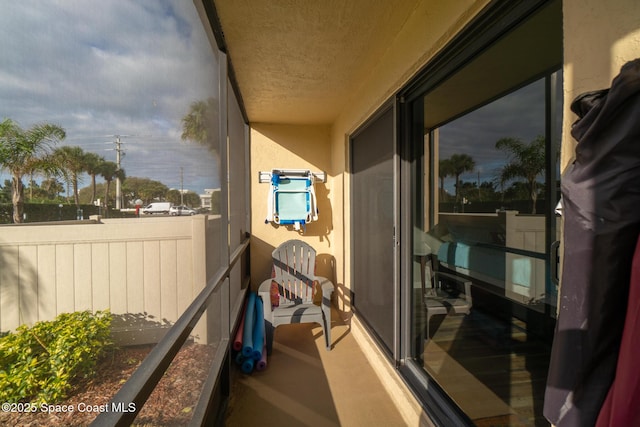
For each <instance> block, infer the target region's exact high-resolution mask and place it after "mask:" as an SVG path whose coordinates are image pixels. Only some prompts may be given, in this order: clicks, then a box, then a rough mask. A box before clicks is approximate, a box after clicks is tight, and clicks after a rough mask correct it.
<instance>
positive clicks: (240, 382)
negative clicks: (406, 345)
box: [226, 309, 406, 426]
mask: <svg viewBox="0 0 640 427" xmlns="http://www.w3.org/2000/svg"><path fill="white" fill-rule="evenodd" d="M332 317H333V319H332V334H333V349H332V350H331V351H326V350H325V348H324V344H323V337H322V328H321V327H320V326H319V325H313V324H298V325H287V326H283V327H279V328H278V329H277V333H276V337H275V342H274V346H273V353H272V355H271V357H270V358H269V365H268V367H267V369H266V370H264V371H261V372H256V373H254V374H252V375H244V374H243V373H241V371H240V369H233V372H232V377H234V380H233V385H232V389H231V398H230V402H229V407H228V410H227V417H226V425H227V426H252V425H262V426H283V425H286V426H308V425H313V426H332V425H335V426H339V425H340V426H359V425H363V426H364V425H385V426H401V425H405V424H406V422H405V420H404V419H403V418H402V415H401V413H400V412H399V410H398V408H397V407H396V406H395V404H394V402H393V399H392V397H391V396H390V393H389V391H388V390H387V389H386V388H385V386H384V384H383V383H382V382H381V380H380V379H379V377H378V375H377V374H376V371H375V369H374V368H373V367H372V366H371V364H370V362H369V360H368V359H367V357H366V355H365V353H364V351H363V349H362V348H361V347H360V346H359V344H358V342H357V340H356V338H354V333H353V331H352V330H351V328H350V327H349V319H346V322H345V320H344V317H345V314H344V313H340V312H338V311H337V310H335V309H334V310H333V314H332ZM235 368H237V367H235Z"/></svg>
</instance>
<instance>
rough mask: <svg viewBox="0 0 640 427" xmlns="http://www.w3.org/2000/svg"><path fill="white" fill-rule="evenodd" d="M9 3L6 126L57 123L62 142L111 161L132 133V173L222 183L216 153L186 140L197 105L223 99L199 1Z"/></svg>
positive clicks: (0, 77) (4, 28)
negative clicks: (185, 128) (186, 122)
mask: <svg viewBox="0 0 640 427" xmlns="http://www.w3.org/2000/svg"><path fill="white" fill-rule="evenodd" d="M0 4H1V5H2V13H1V14H0V120H4V119H7V118H10V119H12V120H15V121H16V122H18V123H19V124H20V126H22V127H23V128H28V127H30V126H32V125H33V124H35V123H41V122H49V123H55V124H58V125H60V126H62V127H63V128H64V129H65V130H66V133H67V138H66V139H65V140H64V141H63V142H62V144H61V145H77V146H80V147H82V148H83V149H84V150H85V151H91V152H95V153H97V154H99V155H101V156H103V157H104V158H105V159H106V160H111V161H115V160H116V153H115V151H113V148H114V143H113V141H114V140H115V136H114V135H127V136H122V137H121V140H122V141H123V145H122V147H123V148H124V151H125V153H126V154H125V157H124V158H123V160H122V167H123V168H124V169H125V171H126V173H127V176H137V177H147V178H151V179H155V180H158V181H161V182H163V183H164V184H165V185H167V186H169V187H172V188H180V168H181V167H182V168H184V169H183V170H184V188H185V189H190V190H193V191H196V192H199V193H201V192H202V191H203V190H204V189H205V188H217V187H219V186H220V184H219V178H218V173H217V170H216V166H215V165H216V159H215V157H214V154H213V153H211V152H210V151H209V150H208V149H206V148H204V147H200V146H198V145H196V144H195V143H190V142H183V141H182V140H181V138H180V135H181V133H182V128H181V118H182V117H183V116H184V115H185V114H186V113H187V112H188V111H189V105H190V104H191V103H192V102H194V101H199V100H205V99H207V98H208V97H212V96H213V97H216V98H217V82H216V80H217V78H216V76H217V62H216V58H215V57H214V56H213V51H212V48H211V45H210V44H209V41H208V39H207V37H206V35H205V33H204V30H203V28H202V24H201V22H200V18H199V16H198V14H197V12H196V10H195V8H194V6H193V2H191V1H185V0H146V1H145V0H136V1H127V0H101V1H91V2H87V1H84V0H58V1H55V0H20V1H11V0H0ZM109 149H111V151H108V150H109ZM0 174H2V175H0V180H1V181H0V182H4V179H7V178H8V174H7V173H6V171H4V173H3V172H0ZM88 184H89V179H88V178H86V179H85V180H84V186H86V185H88Z"/></svg>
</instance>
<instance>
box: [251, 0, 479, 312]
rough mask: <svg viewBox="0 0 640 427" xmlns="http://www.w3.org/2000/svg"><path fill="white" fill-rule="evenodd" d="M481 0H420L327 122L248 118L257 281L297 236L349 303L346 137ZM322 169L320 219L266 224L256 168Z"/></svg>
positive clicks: (263, 194)
mask: <svg viewBox="0 0 640 427" xmlns="http://www.w3.org/2000/svg"><path fill="white" fill-rule="evenodd" d="M487 3H488V1H487V0H477V1H472V0H467V1H458V2H441V1H423V2H420V4H419V5H418V7H417V8H416V9H415V11H414V13H413V14H412V16H410V17H409V19H408V20H407V22H406V23H405V26H404V27H403V28H402V30H401V31H400V33H398V34H397V35H396V36H395V37H394V38H392V39H389V40H388V45H387V46H386V49H385V50H384V54H383V55H381V56H380V57H378V58H377V59H376V62H375V63H374V64H371V67H369V73H368V74H367V76H366V77H365V78H364V79H363V80H362V81H361V83H360V85H358V86H355V87H353V88H351V89H352V95H351V96H350V102H349V103H348V104H346V105H344V109H343V110H342V112H341V113H340V115H339V118H338V119H337V120H336V121H335V122H334V123H331V124H327V125H326V126H293V125H291V126H286V125H271V124H260V123H252V124H251V127H252V130H251V180H252V182H251V193H252V194H251V209H252V235H253V237H252V238H253V241H252V246H251V248H252V250H251V261H252V262H251V276H252V280H253V285H254V286H257V285H258V284H259V283H260V282H261V281H262V280H263V279H264V278H266V277H268V274H269V273H270V253H271V251H272V250H273V248H274V247H276V246H277V245H278V244H280V243H281V242H283V241H285V240H288V239H291V238H302V240H306V241H308V242H309V243H310V244H312V245H313V246H314V247H315V248H316V250H317V251H318V253H319V254H322V255H323V257H321V258H320V259H321V262H320V263H319V265H318V274H322V275H325V276H328V277H331V278H333V280H334V282H335V283H336V287H337V298H338V305H339V307H340V308H341V309H348V307H349V300H348V289H349V288H350V284H349V274H350V273H349V265H348V264H349V258H350V256H349V253H350V250H349V233H350V229H349V227H348V220H347V219H348V218H349V211H348V206H349V192H348V188H349V180H348V161H349V160H348V136H349V135H350V134H351V133H353V132H354V131H355V130H356V129H357V128H358V126H360V125H361V124H362V123H363V122H364V121H365V120H366V119H367V118H368V117H369V116H370V115H371V114H373V113H374V112H375V111H376V110H377V109H378V108H379V107H380V106H381V105H383V104H384V103H385V102H386V101H387V100H388V99H389V97H391V96H392V95H393V94H394V93H395V92H396V91H397V90H398V89H400V88H401V87H402V85H403V84H405V83H406V82H407V81H408V80H409V79H410V78H411V77H412V76H413V75H414V74H415V73H416V72H417V71H418V70H419V69H420V68H421V67H422V66H424V65H425V64H426V63H427V62H428V60H429V59H430V58H431V57H432V56H433V55H434V54H435V53H437V52H438V51H439V50H440V49H441V48H442V47H443V46H444V45H445V44H446V43H447V42H448V41H449V40H450V39H451V38H452V37H453V36H454V35H455V34H456V33H457V32H458V31H460V29H461V28H462V27H463V26H464V25H465V24H466V23H467V22H468V21H469V20H470V19H471V18H472V17H473V16H475V15H476V14H477V13H478V11H480V10H481V9H482V7H484V6H485V5H486V4H487ZM278 167H281V168H307V167H308V168H311V169H314V170H315V169H318V170H323V171H326V172H327V174H328V179H327V183H326V184H324V185H320V186H319V187H316V191H317V192H318V198H319V208H320V219H319V221H318V222H317V223H312V224H310V225H309V226H307V232H305V233H303V234H299V233H297V232H295V231H292V230H288V229H286V227H283V226H280V227H275V226H273V225H265V224H264V216H265V214H266V198H267V191H268V184H258V183H257V176H258V175H257V174H258V171H261V170H271V169H273V168H278Z"/></svg>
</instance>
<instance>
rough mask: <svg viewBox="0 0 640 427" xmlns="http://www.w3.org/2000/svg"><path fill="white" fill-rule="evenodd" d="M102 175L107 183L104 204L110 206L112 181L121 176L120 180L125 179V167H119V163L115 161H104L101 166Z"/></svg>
mask: <svg viewBox="0 0 640 427" xmlns="http://www.w3.org/2000/svg"><path fill="white" fill-rule="evenodd" d="M100 175H101V176H102V177H103V178H104V180H105V182H106V183H107V185H106V186H105V192H104V206H105V207H108V206H109V188H110V187H111V182H113V180H114V179H116V178H120V181H124V179H125V177H126V176H125V173H124V170H123V169H119V168H118V164H117V163H115V162H109V161H106V162H103V163H102V167H101V168H100Z"/></svg>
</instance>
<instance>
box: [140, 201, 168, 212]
mask: <svg viewBox="0 0 640 427" xmlns="http://www.w3.org/2000/svg"><path fill="white" fill-rule="evenodd" d="M171 207H172V205H171V203H169V202H153V203H150V204H149V205H148V206H145V207H144V208H142V213H144V214H149V215H151V214H168V213H169V210H170V209H171Z"/></svg>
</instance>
